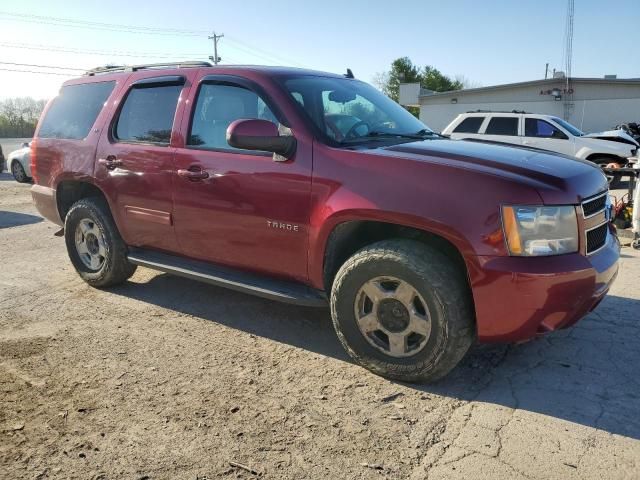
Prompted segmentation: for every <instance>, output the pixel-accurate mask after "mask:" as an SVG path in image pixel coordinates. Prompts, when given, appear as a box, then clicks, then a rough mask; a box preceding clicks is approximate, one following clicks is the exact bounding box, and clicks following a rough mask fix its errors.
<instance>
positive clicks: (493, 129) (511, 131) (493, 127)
mask: <svg viewBox="0 0 640 480" xmlns="http://www.w3.org/2000/svg"><path fill="white" fill-rule="evenodd" d="M484 133H485V134H487V135H512V136H517V135H518V117H492V118H491V120H489V125H487V130H486V131H485V132H484Z"/></svg>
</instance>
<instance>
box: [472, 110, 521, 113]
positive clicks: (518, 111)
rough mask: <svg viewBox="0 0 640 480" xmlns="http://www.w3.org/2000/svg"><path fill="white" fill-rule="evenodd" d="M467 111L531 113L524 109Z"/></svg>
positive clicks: (479, 111)
mask: <svg viewBox="0 0 640 480" xmlns="http://www.w3.org/2000/svg"><path fill="white" fill-rule="evenodd" d="M466 113H530V112H525V111H524V110H469V111H467V112H466Z"/></svg>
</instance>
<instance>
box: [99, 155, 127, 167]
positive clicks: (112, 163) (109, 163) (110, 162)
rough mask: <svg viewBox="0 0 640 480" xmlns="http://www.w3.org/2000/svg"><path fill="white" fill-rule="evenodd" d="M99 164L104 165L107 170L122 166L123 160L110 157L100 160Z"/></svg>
mask: <svg viewBox="0 0 640 480" xmlns="http://www.w3.org/2000/svg"><path fill="white" fill-rule="evenodd" d="M98 163H99V164H100V165H104V166H105V168H106V169H107V170H113V169H114V168H117V167H121V166H122V160H118V159H117V158H116V156H115V155H109V156H108V157H107V158H99V159H98Z"/></svg>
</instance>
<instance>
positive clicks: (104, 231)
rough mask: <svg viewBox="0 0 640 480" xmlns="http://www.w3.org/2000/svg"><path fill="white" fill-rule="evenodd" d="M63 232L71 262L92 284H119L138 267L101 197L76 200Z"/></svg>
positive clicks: (96, 285) (106, 285)
mask: <svg viewBox="0 0 640 480" xmlns="http://www.w3.org/2000/svg"><path fill="white" fill-rule="evenodd" d="M64 236H65V243H66V244H67V252H68V253H69V258H70V259H71V263H73V266H74V267H75V269H76V271H77V272H78V274H79V275H80V277H82V279H83V280H84V281H85V282H87V283H88V284H89V285H91V286H92V287H110V286H112V285H117V284H119V283H122V282H124V281H125V280H127V279H128V278H129V277H131V275H133V273H134V272H135V271H136V266H135V265H132V264H131V263H129V261H128V260H127V247H126V245H125V243H124V241H123V240H122V237H120V233H119V232H118V229H117V228H116V225H115V223H114V221H113V218H112V217H111V213H110V211H109V206H108V205H107V202H106V201H105V200H103V199H102V198H99V197H91V198H85V199H82V200H79V201H78V202H76V203H74V204H73V205H72V206H71V208H70V209H69V212H68V213H67V216H66V218H65V222H64Z"/></svg>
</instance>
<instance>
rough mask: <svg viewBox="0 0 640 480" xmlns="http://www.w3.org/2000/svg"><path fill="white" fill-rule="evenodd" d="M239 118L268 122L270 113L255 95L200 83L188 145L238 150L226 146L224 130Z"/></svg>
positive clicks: (275, 120) (241, 90)
mask: <svg viewBox="0 0 640 480" xmlns="http://www.w3.org/2000/svg"><path fill="white" fill-rule="evenodd" d="M240 119H260V120H268V121H270V122H273V123H275V124H278V120H277V119H276V117H275V115H274V114H273V112H272V111H271V110H270V109H269V107H268V106H267V104H266V103H265V102H264V101H263V100H262V99H261V98H260V97H259V96H258V94H256V93H255V92H253V91H251V90H248V89H246V88H244V87H240V86H236V85H228V84H207V83H205V84H203V85H202V86H201V87H200V91H199V92H198V99H197V101H196V107H195V110H194V114H193V121H192V123H191V132H190V133H189V140H188V142H187V143H188V145H191V146H194V147H199V148H205V149H212V150H238V149H236V148H234V147H232V146H231V145H229V144H228V143H227V128H228V127H229V125H231V123H232V122H234V121H236V120H240Z"/></svg>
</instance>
